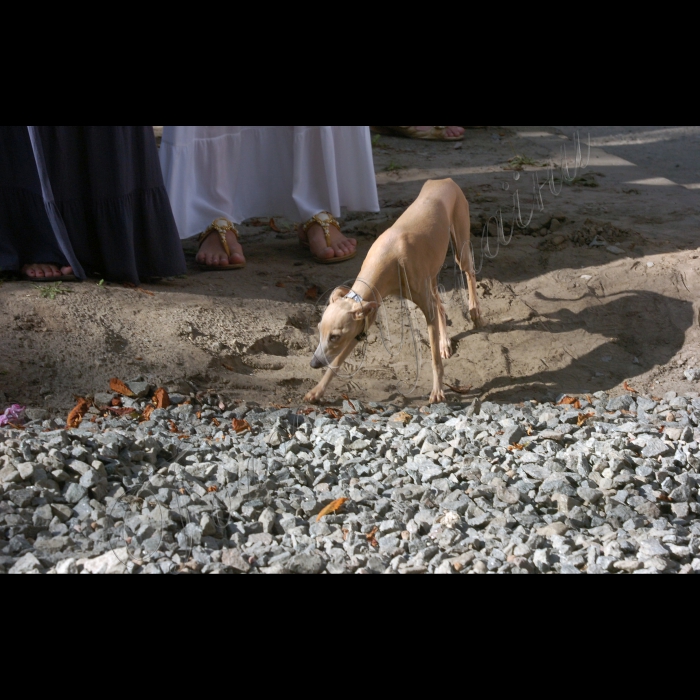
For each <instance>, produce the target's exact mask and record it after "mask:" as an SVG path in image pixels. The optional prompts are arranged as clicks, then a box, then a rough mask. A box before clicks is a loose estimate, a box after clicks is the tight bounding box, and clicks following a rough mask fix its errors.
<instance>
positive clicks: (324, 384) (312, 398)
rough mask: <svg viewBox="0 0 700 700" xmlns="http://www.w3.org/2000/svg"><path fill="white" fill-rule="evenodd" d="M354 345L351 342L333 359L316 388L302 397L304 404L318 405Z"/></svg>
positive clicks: (354, 343)
mask: <svg viewBox="0 0 700 700" xmlns="http://www.w3.org/2000/svg"><path fill="white" fill-rule="evenodd" d="M356 345H357V343H356V342H352V343H351V344H350V345H348V346H347V347H346V348H345V350H343V352H341V353H340V355H339V356H338V357H336V358H335V360H334V361H333V362H332V363H331V366H330V367H329V368H328V371H327V372H326V374H325V375H324V376H323V379H322V380H321V381H320V382H319V383H318V386H316V388H315V389H312V390H311V391H310V392H309V393H308V394H307V395H306V396H305V397H304V401H306V403H318V402H319V401H320V400H321V399H322V398H323V396H324V394H325V393H326V390H327V389H328V386H329V385H330V383H331V382H332V381H333V377H335V375H336V374H337V373H338V371H339V370H340V368H341V367H342V366H343V365H344V364H345V360H347V359H348V357H349V356H350V354H351V353H352V351H353V350H354V349H355V346H356Z"/></svg>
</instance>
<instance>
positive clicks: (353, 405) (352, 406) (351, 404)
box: [343, 394, 357, 413]
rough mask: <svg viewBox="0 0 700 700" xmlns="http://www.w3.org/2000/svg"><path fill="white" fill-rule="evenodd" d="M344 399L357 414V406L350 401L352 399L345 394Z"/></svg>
mask: <svg viewBox="0 0 700 700" xmlns="http://www.w3.org/2000/svg"><path fill="white" fill-rule="evenodd" d="M343 398H344V399H345V400H346V401H347V402H348V403H349V404H350V408H352V410H353V411H355V413H357V409H356V408H355V404H354V403H353V402H352V401H350V397H349V396H348V395H347V394H343Z"/></svg>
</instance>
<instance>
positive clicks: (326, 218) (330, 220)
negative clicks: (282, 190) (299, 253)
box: [299, 211, 357, 265]
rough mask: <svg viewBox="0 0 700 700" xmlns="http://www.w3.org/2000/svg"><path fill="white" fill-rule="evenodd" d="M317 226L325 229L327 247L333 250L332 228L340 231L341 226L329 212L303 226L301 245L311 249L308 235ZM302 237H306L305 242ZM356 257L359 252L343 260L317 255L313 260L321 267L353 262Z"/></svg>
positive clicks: (300, 233) (313, 218) (300, 232)
mask: <svg viewBox="0 0 700 700" xmlns="http://www.w3.org/2000/svg"><path fill="white" fill-rule="evenodd" d="M316 224H318V225H319V226H320V227H321V228H322V229H323V233H324V234H325V236H326V245H327V246H328V247H329V248H331V247H332V246H331V226H335V227H336V228H337V229H338V230H339V231H340V224H339V223H338V221H337V220H336V219H335V217H334V216H333V215H332V214H329V213H328V212H327V211H322V212H321V213H320V214H316V216H313V217H311V218H310V219H309V220H308V221H307V222H306V223H305V224H303V225H302V226H301V230H300V231H299V243H301V245H302V246H303V247H304V248H309V249H311V244H310V243H309V238H308V233H309V229H310V228H311V227H312V226H315V225H316ZM302 236H306V240H304V239H303V238H302ZM356 256H357V250H355V252H354V253H351V254H350V255H345V256H344V257H342V258H338V257H332V258H319V257H318V256H317V255H314V256H313V258H314V260H315V261H316V262H317V263H319V264H320V265H335V264H336V263H341V262H345V261H346V260H352V259H353V258H354V257H356Z"/></svg>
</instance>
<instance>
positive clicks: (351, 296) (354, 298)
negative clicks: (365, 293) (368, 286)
mask: <svg viewBox="0 0 700 700" xmlns="http://www.w3.org/2000/svg"><path fill="white" fill-rule="evenodd" d="M345 298H346V299H352V301H356V302H357V303H358V304H364V303H365V300H364V299H363V298H362V297H361V296H360V295H359V294H358V293H357V292H353V291H352V290H350V292H349V293H348V295H347V296H346V297H345Z"/></svg>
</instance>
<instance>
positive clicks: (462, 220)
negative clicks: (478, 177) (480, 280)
mask: <svg viewBox="0 0 700 700" xmlns="http://www.w3.org/2000/svg"><path fill="white" fill-rule="evenodd" d="M458 189H459V192H458V194H457V199H456V203H455V210H454V214H453V219H452V220H453V225H452V232H451V233H452V244H453V245H454V249H455V257H456V259H457V264H458V265H459V267H460V269H461V270H462V272H463V273H464V274H465V275H466V276H467V285H468V287H469V315H470V316H471V318H472V321H473V322H474V326H475V327H477V328H480V327H481V326H483V325H484V323H483V317H482V315H481V306H480V305H479V296H478V293H477V289H476V272H475V269H474V255H473V253H472V244H471V237H472V230H471V214H470V211H469V202H468V201H467V198H466V197H465V196H464V192H462V190H461V188H458Z"/></svg>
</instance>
